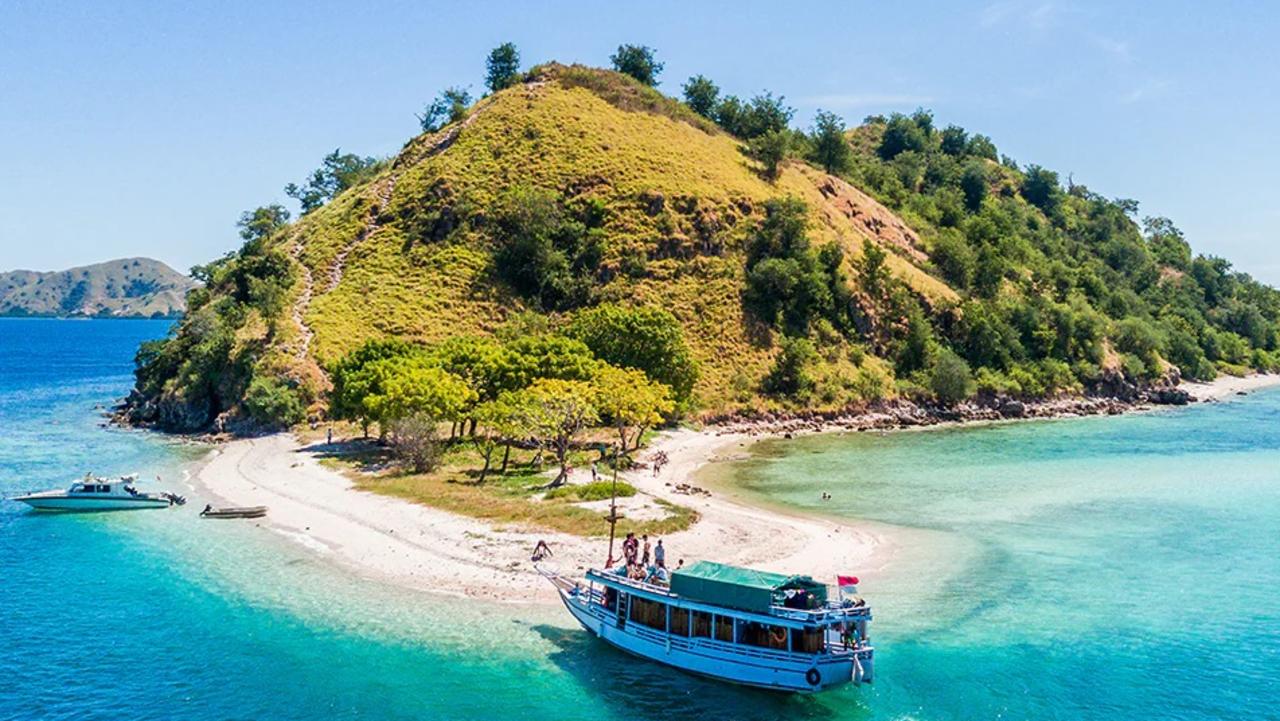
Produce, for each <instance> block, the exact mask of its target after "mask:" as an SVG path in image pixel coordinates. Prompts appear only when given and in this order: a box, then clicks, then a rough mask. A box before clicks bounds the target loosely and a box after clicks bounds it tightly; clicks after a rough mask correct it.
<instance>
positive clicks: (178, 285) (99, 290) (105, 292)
mask: <svg viewBox="0 0 1280 721" xmlns="http://www.w3.org/2000/svg"><path fill="white" fill-rule="evenodd" d="M194 286H195V283H194V282H193V281H192V280H191V279H190V278H188V277H187V276H185V275H182V274H181V273H179V272H177V271H175V270H174V269H173V268H170V267H169V266H167V265H165V264H164V263H161V262H160V261H158V260H152V259H150V258H121V259H119V260H109V261H107V262H105V263H96V264H94V265H86V266H83V267H79V268H71V269H69V270H61V271H52V272H44V273H42V272H37V271H30V270H14V271H10V272H7V273H0V315H3V316H79V317H110V318H176V317H178V316H180V315H182V313H183V312H184V311H185V310H186V301H185V297H186V294H187V291H188V290H190V289H191V288H193V287H194Z"/></svg>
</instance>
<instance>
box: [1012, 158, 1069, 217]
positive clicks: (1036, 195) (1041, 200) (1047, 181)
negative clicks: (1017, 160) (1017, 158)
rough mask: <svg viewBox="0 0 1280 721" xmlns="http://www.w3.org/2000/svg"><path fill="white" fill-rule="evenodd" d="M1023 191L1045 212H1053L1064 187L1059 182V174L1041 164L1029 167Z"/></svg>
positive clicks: (1028, 199) (1029, 199) (1023, 194)
mask: <svg viewBox="0 0 1280 721" xmlns="http://www.w3.org/2000/svg"><path fill="white" fill-rule="evenodd" d="M1021 193H1022V197H1023V198H1026V199H1027V202H1028V203H1031V204H1032V205H1034V206H1036V207H1037V208H1039V209H1040V210H1043V211H1044V212H1045V213H1052V212H1053V211H1054V210H1056V209H1057V207H1058V203H1059V201H1060V200H1061V198H1062V187H1061V186H1060V185H1059V184H1058V174H1057V173H1055V172H1053V171H1052V170H1046V169H1045V168H1042V167H1040V166H1039V165H1032V166H1030V167H1028V168H1027V172H1026V175H1025V176H1024V177H1023V180H1022V189H1021Z"/></svg>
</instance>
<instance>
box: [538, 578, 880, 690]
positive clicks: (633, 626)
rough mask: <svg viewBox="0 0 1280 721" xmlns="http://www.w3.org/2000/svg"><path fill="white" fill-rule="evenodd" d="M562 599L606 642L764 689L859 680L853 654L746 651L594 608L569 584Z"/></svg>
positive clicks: (866, 666) (864, 667)
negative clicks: (798, 655) (622, 619)
mask: <svg viewBox="0 0 1280 721" xmlns="http://www.w3.org/2000/svg"><path fill="white" fill-rule="evenodd" d="M558 590H559V592H560V599H561V601H563V602H564V605H565V607H566V608H568V609H569V613H571V614H573V617H574V618H575V619H577V620H578V623H580V624H582V627H583V628H585V629H586V630H588V631H590V632H591V633H592V634H595V635H596V636H598V637H599V638H601V639H602V640H604V641H605V642H606V643H609V644H610V645H612V646H615V647H616V648H620V649H622V650H623V651H627V652H629V653H633V654H635V655H637V656H641V657H643V658H647V659H650V660H653V661H657V662H659V663H664V664H667V665H669V666H673V667H675V668H678V669H680V670H682V671H688V672H690V673H694V674H698V675H701V676H709V677H711V678H715V679H719V680H722V681H729V682H732V683H737V684H743V685H747V686H755V687H758V688H764V689H773V690H779V691H790V692H796V693H812V692H815V691H821V690H823V689H826V688H830V687H833V686H838V685H841V684H845V683H849V682H850V681H853V680H855V676H854V673H855V662H854V658H853V656H852V655H846V656H839V657H832V656H814V657H812V658H808V659H801V658H796V657H795V656H794V655H792V654H786V653H777V652H772V651H770V650H768V649H764V648H760V649H752V651H751V653H750V654H744V653H743V652H742V649H741V646H736V647H735V645H733V644H725V643H723V642H720V641H714V640H712V639H709V638H701V637H697V638H690V637H679V636H668V635H667V634H664V633H661V632H659V631H656V630H654V629H650V628H647V627H645V626H643V625H641V624H637V623H631V622H626V623H623V624H621V625H619V624H618V622H617V620H616V618H613V617H612V615H611V614H609V615H606V614H599V613H593V611H594V610H595V609H596V608H598V605H597V606H593V605H592V604H589V603H586V602H585V597H583V596H577V595H574V594H572V593H570V592H569V591H566V590H565V589H563V588H561V589H558ZM870 665H871V657H870V653H869V652H867V653H866V658H865V660H864V661H860V662H858V666H860V667H861V671H860V673H859V677H858V678H857V680H860V681H870V679H871V669H870Z"/></svg>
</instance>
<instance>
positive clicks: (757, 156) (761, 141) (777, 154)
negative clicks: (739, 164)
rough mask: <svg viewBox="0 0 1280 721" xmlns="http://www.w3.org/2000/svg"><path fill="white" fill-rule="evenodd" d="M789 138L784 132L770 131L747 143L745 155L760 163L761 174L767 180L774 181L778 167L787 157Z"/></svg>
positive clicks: (789, 144) (789, 145)
mask: <svg viewBox="0 0 1280 721" xmlns="http://www.w3.org/2000/svg"><path fill="white" fill-rule="evenodd" d="M790 147H791V136H790V135H789V134H788V133H787V131H785V130H770V131H769V132H767V133H764V134H763V135H757V136H755V137H754V138H752V139H751V140H748V141H747V154H748V155H750V156H751V158H752V159H753V160H755V161H756V162H758V163H760V168H761V172H762V173H763V174H764V177H766V178H768V179H769V180H776V179H777V177H778V170H779V166H780V165H781V163H782V161H783V160H785V159H786V157H787V151H788V149H789V148H790Z"/></svg>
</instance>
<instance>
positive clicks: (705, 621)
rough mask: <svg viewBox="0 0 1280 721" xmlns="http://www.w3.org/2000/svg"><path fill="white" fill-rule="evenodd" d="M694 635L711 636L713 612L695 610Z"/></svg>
mask: <svg viewBox="0 0 1280 721" xmlns="http://www.w3.org/2000/svg"><path fill="white" fill-rule="evenodd" d="M693 635H694V636H701V637H703V638H711V614H709V613H707V612H706V611H694V612H693Z"/></svg>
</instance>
